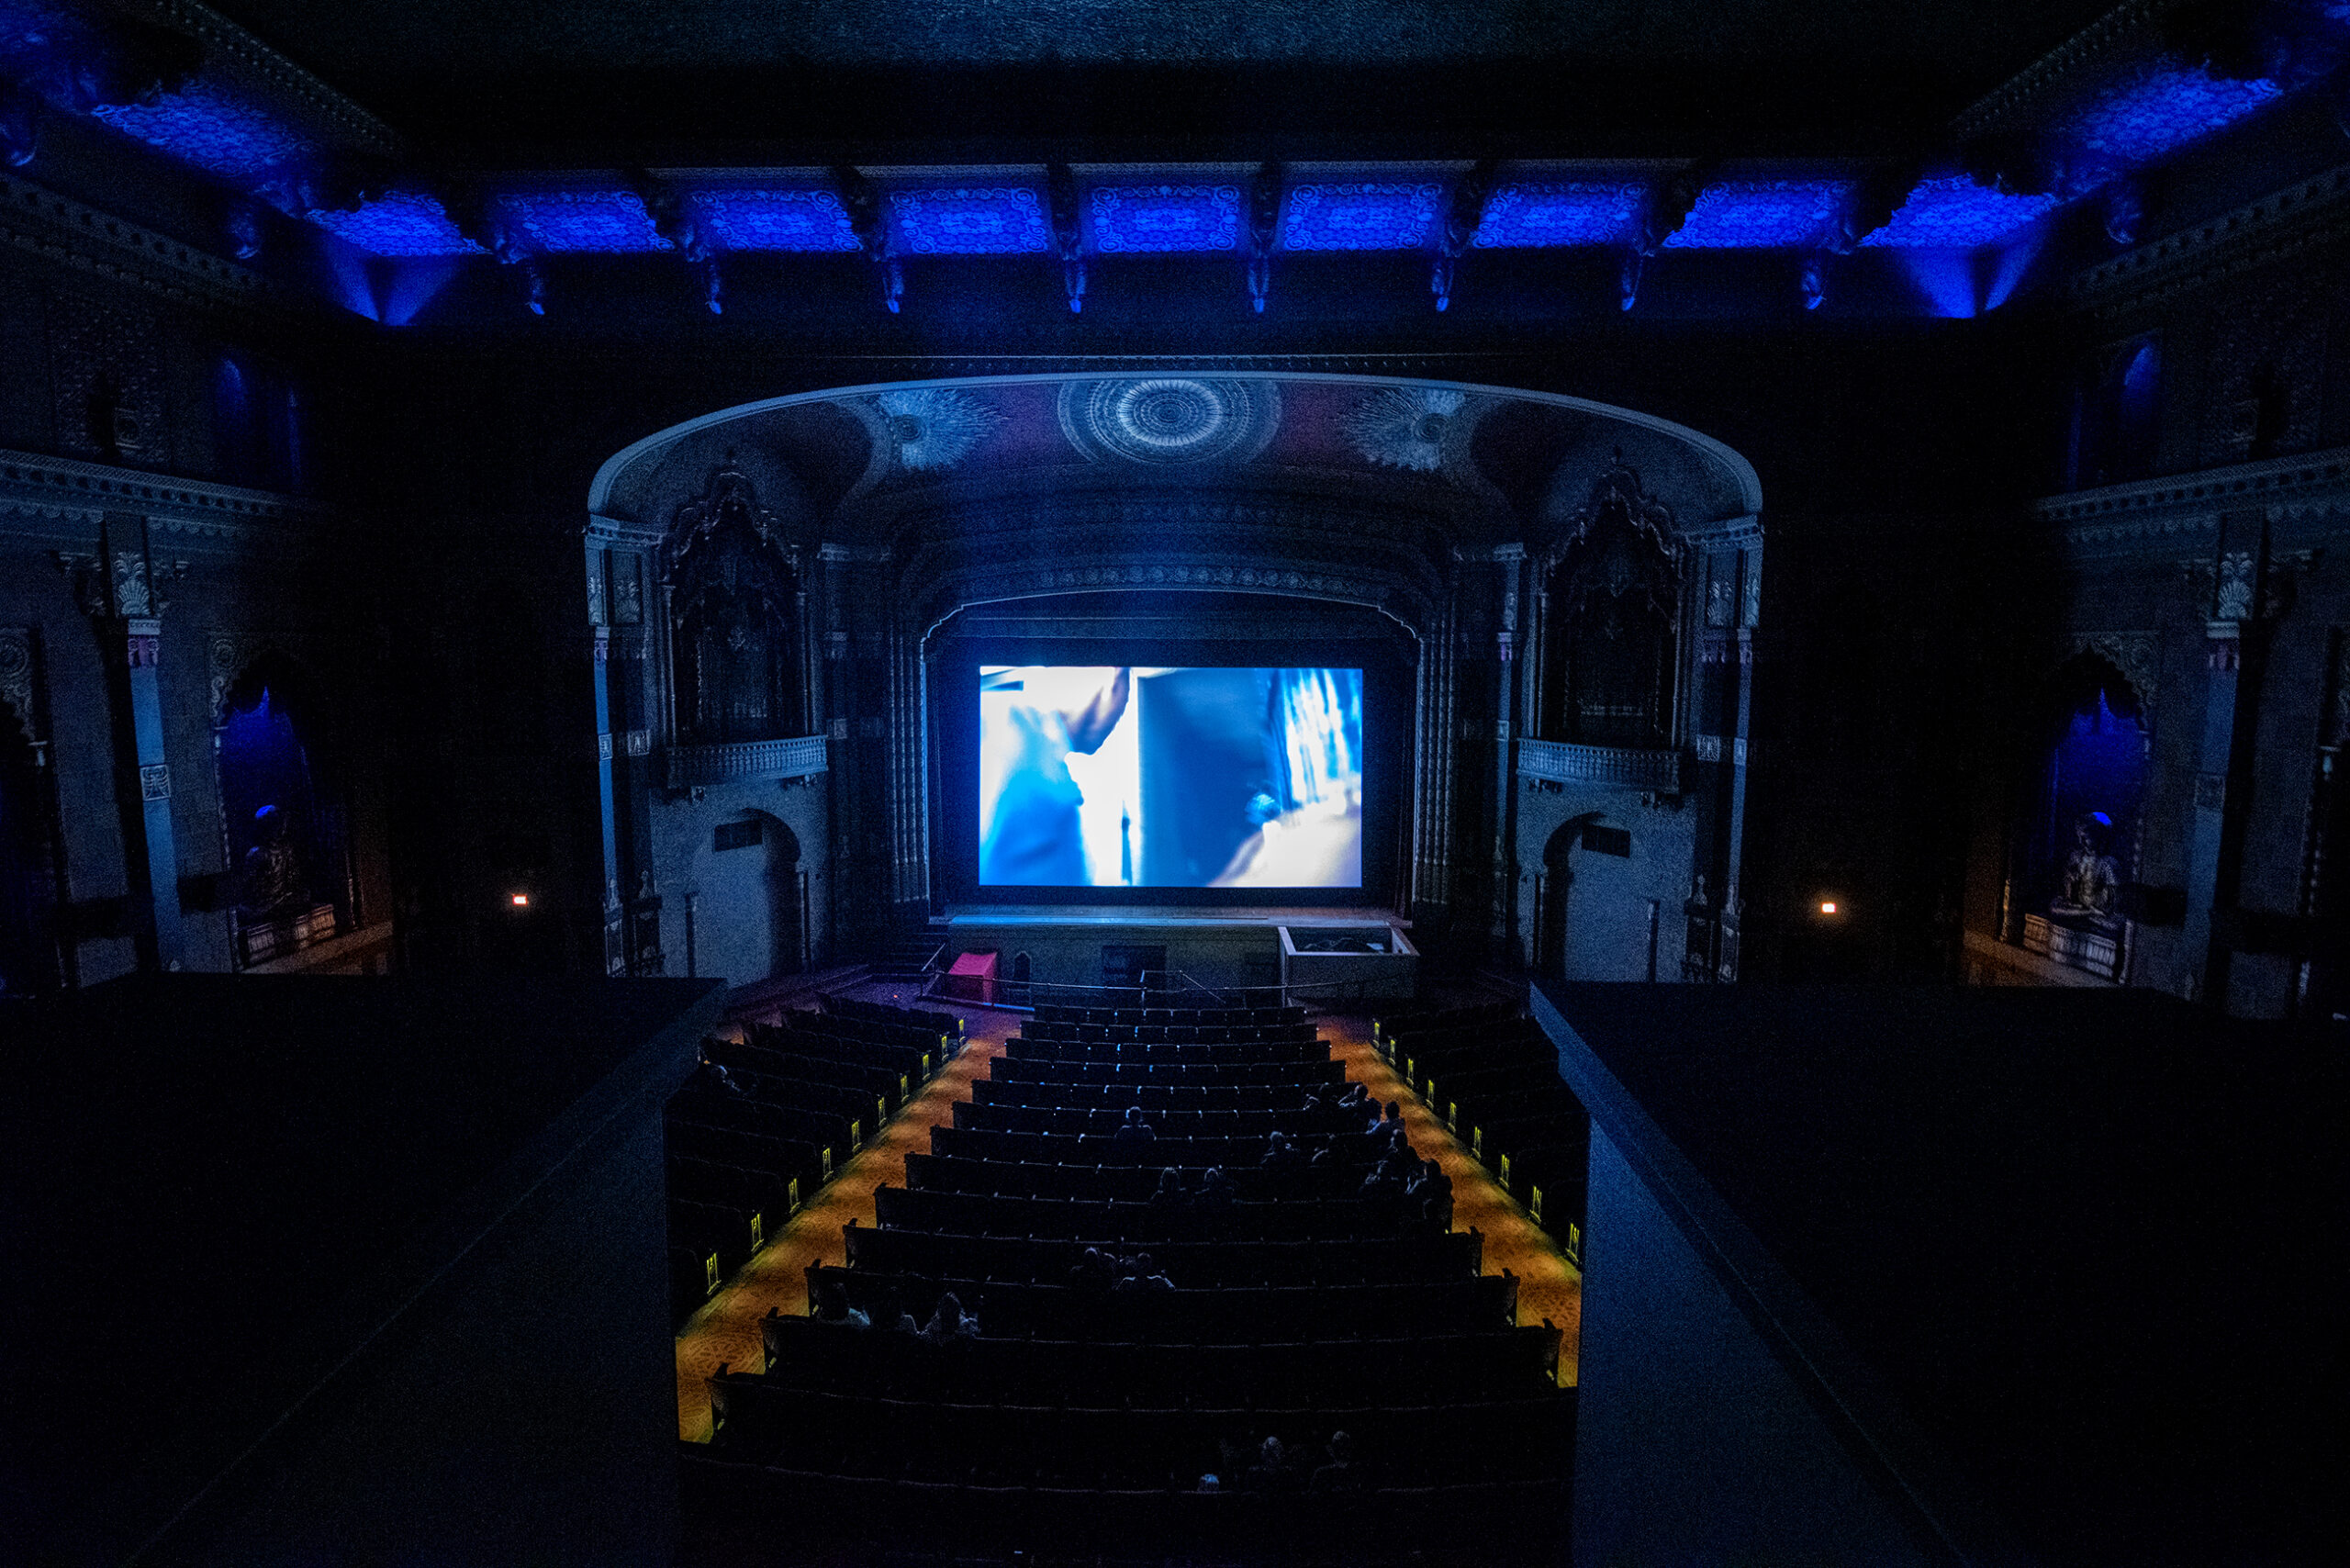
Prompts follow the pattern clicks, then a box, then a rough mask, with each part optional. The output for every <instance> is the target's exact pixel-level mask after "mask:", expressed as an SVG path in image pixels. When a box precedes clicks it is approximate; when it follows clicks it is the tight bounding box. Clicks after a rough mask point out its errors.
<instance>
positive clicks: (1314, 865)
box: [979, 665, 1363, 888]
mask: <svg viewBox="0 0 2350 1568" xmlns="http://www.w3.org/2000/svg"><path fill="white" fill-rule="evenodd" d="M1362 743H1363V735H1362V671H1360V670H1359V669H1206V668H1190V669H1179V668H1163V667H1162V668H1144V667H1140V666H1103V667H1079V666H1040V665H1024V666H1006V665H983V666H980V668H979V881H980V882H981V884H983V885H990V886H996V887H1055V888H1060V887H1068V888H1360V887H1361V886H1362V756H1363V749H1362Z"/></svg>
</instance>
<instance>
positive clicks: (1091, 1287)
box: [1069, 1247, 1118, 1294]
mask: <svg viewBox="0 0 2350 1568" xmlns="http://www.w3.org/2000/svg"><path fill="white" fill-rule="evenodd" d="M1117 1281H1118V1265H1117V1262H1116V1260H1114V1259H1113V1258H1111V1257H1110V1256H1109V1255H1108V1254H1107V1253H1105V1252H1103V1251H1102V1249H1100V1248H1099V1247H1089V1248H1087V1249H1085V1251H1084V1252H1083V1253H1082V1254H1081V1255H1080V1257H1079V1258H1078V1260H1077V1262H1076V1263H1075V1264H1074V1265H1073V1266H1071V1268H1070V1269H1069V1283H1070V1284H1071V1285H1072V1286H1074V1287H1075V1288H1077V1289H1079V1290H1081V1291H1088V1292H1092V1293H1094V1294H1099V1293H1101V1292H1102V1291H1106V1290H1108V1289H1109V1288H1110V1287H1111V1286H1112V1285H1113V1284H1115V1283H1117Z"/></svg>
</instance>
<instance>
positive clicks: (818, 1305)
mask: <svg viewBox="0 0 2350 1568" xmlns="http://www.w3.org/2000/svg"><path fill="white" fill-rule="evenodd" d="M814 1309H815V1314H816V1320H817V1321H818V1322H820V1323H845V1324H847V1325H848V1326H849V1327H852V1328H870V1327H873V1319H872V1318H870V1317H868V1316H866V1315H865V1314H864V1313H863V1312H861V1311H859V1310H858V1309H857V1308H856V1307H854V1306H851V1305H849V1304H848V1286H847V1285H845V1283H843V1282H841V1281H839V1280H838V1279H826V1280H822V1281H821V1282H818V1284H817V1286H816V1300H815V1303H814Z"/></svg>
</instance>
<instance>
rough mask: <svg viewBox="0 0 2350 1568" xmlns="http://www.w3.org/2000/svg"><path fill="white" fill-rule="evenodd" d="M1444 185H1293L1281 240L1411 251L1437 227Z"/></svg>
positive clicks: (1307, 246) (1318, 246) (1307, 245)
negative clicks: (1438, 207) (1438, 210)
mask: <svg viewBox="0 0 2350 1568" xmlns="http://www.w3.org/2000/svg"><path fill="white" fill-rule="evenodd" d="M1443 195H1444V192H1443V189H1442V187H1440V186H1438V185H1292V187H1291V188H1290V193H1289V204H1288V206H1287V207H1286V208H1285V209H1284V211H1283V212H1282V214H1281V243H1282V244H1283V245H1284V246H1286V247H1288V248H1289V249H1290V250H1292V251H1408V250H1411V249H1413V248H1414V247H1416V246H1419V245H1425V244H1427V240H1428V230H1431V229H1433V228H1434V227H1435V226H1436V217H1437V206H1438V201H1439V200H1440V199H1441V198H1442V196H1443Z"/></svg>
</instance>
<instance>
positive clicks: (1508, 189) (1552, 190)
mask: <svg viewBox="0 0 2350 1568" xmlns="http://www.w3.org/2000/svg"><path fill="white" fill-rule="evenodd" d="M1641 194H1642V193H1641V189H1640V187H1639V185H1608V184H1602V183H1599V182H1595V181H1590V180H1566V181H1560V182H1554V183H1549V184H1543V185H1504V186H1502V187H1501V188H1500V189H1499V190H1496V191H1495V192H1494V194H1493V196H1492V197H1491V198H1490V199H1489V200H1488V201H1487V202H1486V203H1485V216H1484V218H1483V220H1481V221H1480V222H1479V223H1478V225H1477V238H1476V240H1475V241H1473V242H1474V243H1476V244H1478V245H1483V246H1493V247H1504V246H1546V245H1607V244H1616V243H1619V242H1621V241H1625V240H1628V239H1629V238H1631V234H1632V225H1633V222H1634V220H1635V219H1636V218H1638V217H1639V210H1640V196H1641Z"/></svg>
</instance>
